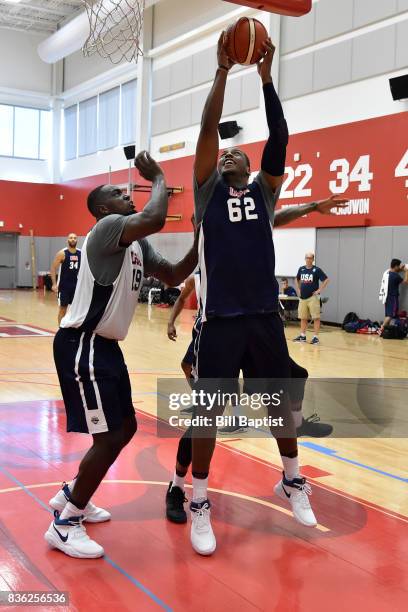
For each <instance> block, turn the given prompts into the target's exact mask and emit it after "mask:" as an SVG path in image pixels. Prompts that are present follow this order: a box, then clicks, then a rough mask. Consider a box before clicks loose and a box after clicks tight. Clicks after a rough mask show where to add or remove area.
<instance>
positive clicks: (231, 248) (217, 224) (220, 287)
mask: <svg viewBox="0 0 408 612" xmlns="http://www.w3.org/2000/svg"><path fill="white" fill-rule="evenodd" d="M278 197H279V189H278V190H277V191H275V192H273V191H272V189H271V188H270V187H269V185H268V183H267V182H266V181H265V179H264V178H263V177H262V174H261V173H260V174H258V176H257V177H256V178H255V180H254V181H253V183H251V184H250V185H248V186H247V187H245V188H243V189H235V188H233V187H230V186H228V185H227V183H226V182H225V181H224V180H223V179H222V177H221V176H220V175H219V174H218V172H217V171H216V170H215V171H214V173H213V174H212V175H211V177H210V178H209V179H208V180H207V181H206V183H204V184H203V185H202V186H201V187H198V186H197V185H196V184H195V187H194V198H195V218H196V221H197V223H200V222H201V221H202V224H201V227H200V239H199V266H200V271H201V288H200V302H201V305H202V315H203V321H205V320H206V319H207V318H209V317H233V316H239V315H251V314H258V313H270V312H277V311H278V308H279V300H278V296H279V286H278V282H277V280H276V278H275V250H274V246H273V238H272V226H273V216H274V208H275V205H276V201H277V199H278Z"/></svg>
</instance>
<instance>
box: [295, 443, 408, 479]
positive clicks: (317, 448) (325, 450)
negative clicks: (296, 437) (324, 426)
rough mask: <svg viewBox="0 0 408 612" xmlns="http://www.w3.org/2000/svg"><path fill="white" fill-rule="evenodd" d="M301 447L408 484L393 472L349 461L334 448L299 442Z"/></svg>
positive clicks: (352, 460)
mask: <svg viewBox="0 0 408 612" xmlns="http://www.w3.org/2000/svg"><path fill="white" fill-rule="evenodd" d="M298 444H299V445H300V446H304V447H305V448H308V449H309V450H313V451H315V452H316V453H321V454H323V455H327V456H328V457H332V458H333V459H338V460H339V461H345V462H346V463H351V464H352V465H357V466H358V467H362V468H364V469H366V470H370V471H371V472H376V473H377V474H381V475H382V476H388V477H389V478H394V479H395V480H399V481H401V482H406V483H408V478H404V477H403V476H397V475H396V474H391V472H385V471H384V470H380V469H378V468H375V467H372V466H371V465H367V464H366V463H360V462H359V461H355V460H354V459H348V458H347V457H342V456H341V455H338V454H337V453H338V452H339V451H337V450H334V449H332V448H326V447H325V446H320V444H315V443H314V442H299V441H298Z"/></svg>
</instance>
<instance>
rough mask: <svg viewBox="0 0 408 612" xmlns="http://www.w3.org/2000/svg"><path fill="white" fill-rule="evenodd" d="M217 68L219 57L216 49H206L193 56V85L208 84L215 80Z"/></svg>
mask: <svg viewBox="0 0 408 612" xmlns="http://www.w3.org/2000/svg"><path fill="white" fill-rule="evenodd" d="M216 68H217V55H216V51H215V47H210V48H209V49H204V51H200V53H195V54H194V55H193V85H194V86H195V85H201V83H207V81H211V80H212V79H213V78H214V74H215V70H216Z"/></svg>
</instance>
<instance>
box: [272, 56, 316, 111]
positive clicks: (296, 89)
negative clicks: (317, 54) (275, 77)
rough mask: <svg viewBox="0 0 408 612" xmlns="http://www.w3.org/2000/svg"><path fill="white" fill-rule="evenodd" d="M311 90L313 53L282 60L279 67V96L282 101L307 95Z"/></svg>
mask: <svg viewBox="0 0 408 612" xmlns="http://www.w3.org/2000/svg"><path fill="white" fill-rule="evenodd" d="M312 89H313V53H309V54H308V55H302V56H300V57H296V58H293V59H289V60H285V59H284V58H283V60H282V61H281V65H280V82H279V94H280V97H281V99H282V100H288V99H289V98H295V97H297V96H303V95H305V94H308V93H310V92H311V91H312Z"/></svg>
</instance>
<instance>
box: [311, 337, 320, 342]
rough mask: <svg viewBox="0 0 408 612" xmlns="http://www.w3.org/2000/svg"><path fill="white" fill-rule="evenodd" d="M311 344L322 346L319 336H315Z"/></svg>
mask: <svg viewBox="0 0 408 612" xmlns="http://www.w3.org/2000/svg"><path fill="white" fill-rule="evenodd" d="M310 344H320V340H319V338H318V337H317V336H313V338H312V339H311V341H310Z"/></svg>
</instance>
